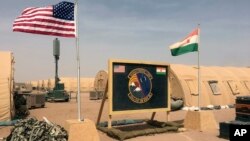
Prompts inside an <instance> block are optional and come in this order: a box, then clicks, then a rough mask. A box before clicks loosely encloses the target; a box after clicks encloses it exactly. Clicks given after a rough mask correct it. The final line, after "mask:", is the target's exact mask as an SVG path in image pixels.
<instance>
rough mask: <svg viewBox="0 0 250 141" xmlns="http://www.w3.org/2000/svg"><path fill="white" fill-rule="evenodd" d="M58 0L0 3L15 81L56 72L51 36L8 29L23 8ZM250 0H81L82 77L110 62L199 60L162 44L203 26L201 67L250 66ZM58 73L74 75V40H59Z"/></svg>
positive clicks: (2, 35)
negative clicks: (13, 66) (177, 54)
mask: <svg viewBox="0 0 250 141" xmlns="http://www.w3.org/2000/svg"><path fill="white" fill-rule="evenodd" d="M58 2H59V0H7V1H2V2H1V5H0V17H1V20H0V29H1V30H0V43H1V44H0V51H11V52H13V53H14V57H15V60H16V63H15V79H16V81H19V82H20V81H29V80H38V79H47V78H52V77H54V57H53V53H52V49H53V47H52V42H53V39H54V38H55V37H53V36H44V35H35V34H27V33H19V32H12V23H13V21H14V19H15V18H16V17H17V16H19V15H20V14H21V12H22V10H23V9H25V8H27V7H34V6H35V7H42V6H47V5H52V4H56V3H58ZM249 5H250V1H249V0H238V1H236V0H79V22H80V24H79V33H80V59H81V76H83V77H94V76H95V74H96V73H97V72H98V71H99V70H101V69H104V70H107V67H108V59H109V58H117V59H128V60H144V61H151V62H163V63H178V64H188V65H195V64H197V53H188V54H184V55H181V56H178V57H172V56H171V54H170V50H169V48H168V46H169V45H171V44H172V43H174V42H177V41H179V40H181V39H183V38H184V37H185V36H186V35H187V34H188V33H190V32H191V31H192V30H193V29H195V28H196V26H197V24H198V23H199V24H201V37H200V40H201V44H200V64H201V65H205V66H237V67H246V66H250V63H249V62H250V55H249V53H250V46H249V45H250V15H249V13H250V8H249ZM59 40H60V41H61V56H60V60H59V76H64V77H67V76H69V77H75V76H76V72H77V71H76V49H75V40H74V39H72V38H59Z"/></svg>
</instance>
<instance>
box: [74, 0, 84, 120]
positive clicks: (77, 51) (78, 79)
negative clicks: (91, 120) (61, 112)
mask: <svg viewBox="0 0 250 141" xmlns="http://www.w3.org/2000/svg"><path fill="white" fill-rule="evenodd" d="M74 19H75V32H76V56H77V57H76V60H77V112H78V120H79V121H83V119H82V117H81V92H80V82H81V81H80V55H79V50H80V49H79V31H78V0H75V8H74Z"/></svg>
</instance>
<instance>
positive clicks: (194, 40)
mask: <svg viewBox="0 0 250 141" xmlns="http://www.w3.org/2000/svg"><path fill="white" fill-rule="evenodd" d="M199 33H200V29H199V28H197V29H195V30H194V31H193V32H191V33H190V34H189V35H188V36H187V37H186V38H184V39H183V40H182V41H179V42H177V43H174V44H172V45H171V46H169V48H170V50H171V54H172V56H178V55H181V54H185V53H188V52H194V51H198V44H199Z"/></svg>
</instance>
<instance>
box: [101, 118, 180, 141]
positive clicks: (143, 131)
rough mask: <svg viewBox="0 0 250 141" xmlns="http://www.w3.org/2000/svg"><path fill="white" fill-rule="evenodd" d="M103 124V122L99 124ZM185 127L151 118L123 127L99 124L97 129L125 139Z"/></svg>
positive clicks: (175, 130)
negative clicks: (144, 121) (141, 122)
mask: <svg viewBox="0 0 250 141" xmlns="http://www.w3.org/2000/svg"><path fill="white" fill-rule="evenodd" d="M99 125H102V124H99ZM181 127H183V125H182V124H178V123H175V122H159V121H156V120H153V121H152V120H149V121H147V122H146V124H139V125H138V124H135V125H129V126H123V127H113V128H111V129H108V128H107V127H102V126H97V129H99V130H101V131H102V132H105V133H107V135H108V136H110V137H113V138H116V139H118V140H121V141H123V140H125V139H129V138H133V137H138V136H145V135H152V134H159V133H166V132H178V129H179V128H181Z"/></svg>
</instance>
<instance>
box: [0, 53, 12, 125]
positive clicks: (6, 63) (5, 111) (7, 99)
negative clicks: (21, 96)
mask: <svg viewBox="0 0 250 141" xmlns="http://www.w3.org/2000/svg"><path fill="white" fill-rule="evenodd" d="M13 59H14V58H13V56H12V53H11V52H0V60H1V61H0V121H6V120H10V119H11V115H12V114H13V112H14V110H13V99H12V90H13V64H12V62H13V61H12V60H13Z"/></svg>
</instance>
